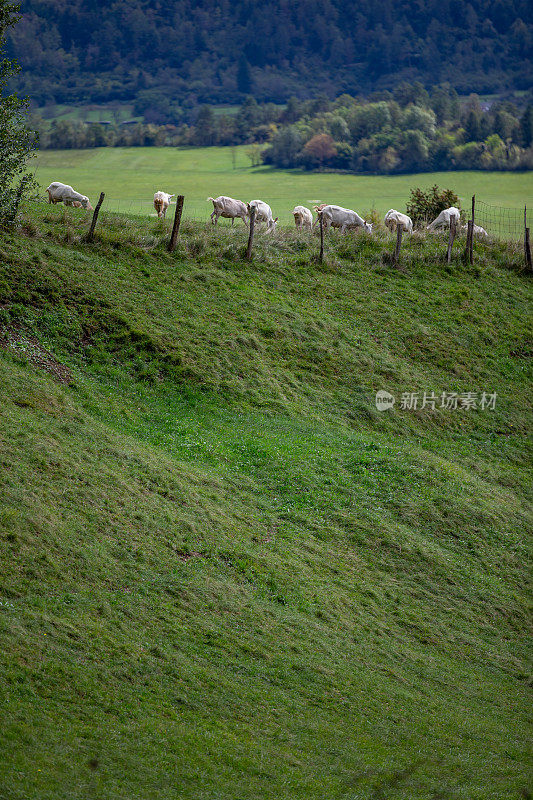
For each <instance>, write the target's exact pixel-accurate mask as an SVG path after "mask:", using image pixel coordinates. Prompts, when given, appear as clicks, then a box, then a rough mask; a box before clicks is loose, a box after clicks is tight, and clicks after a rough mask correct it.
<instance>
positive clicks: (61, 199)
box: [46, 181, 93, 211]
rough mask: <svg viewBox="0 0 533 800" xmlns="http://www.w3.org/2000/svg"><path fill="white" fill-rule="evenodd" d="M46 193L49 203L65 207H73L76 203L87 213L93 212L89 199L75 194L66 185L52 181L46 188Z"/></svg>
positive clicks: (74, 191)
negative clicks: (60, 204)
mask: <svg viewBox="0 0 533 800" xmlns="http://www.w3.org/2000/svg"><path fill="white" fill-rule="evenodd" d="M46 191H47V192H48V202H49V203H53V204H55V203H64V204H65V205H66V206H73V205H74V203H75V202H77V203H79V204H80V206H81V207H82V208H85V209H86V210H87V211H92V210H93V207H92V205H91V203H90V202H89V198H88V197H86V195H84V194H80V193H79V192H77V191H76V190H75V189H73V188H72V186H69V185H68V183H61V182H60V181H54V182H53V183H51V184H50V186H48V187H47V189H46Z"/></svg>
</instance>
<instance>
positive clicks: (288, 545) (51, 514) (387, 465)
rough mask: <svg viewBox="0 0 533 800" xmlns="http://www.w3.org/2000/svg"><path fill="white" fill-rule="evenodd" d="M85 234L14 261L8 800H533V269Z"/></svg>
mask: <svg viewBox="0 0 533 800" xmlns="http://www.w3.org/2000/svg"><path fill="white" fill-rule="evenodd" d="M84 220H85V217H84V215H83V214H81V213H77V212H75V211H74V212H73V213H70V214H66V213H64V212H62V211H60V210H58V209H46V210H45V211H42V212H35V214H33V216H32V217H31V218H28V219H27V220H26V222H25V224H24V226H23V232H21V233H17V234H16V235H12V236H8V235H4V236H3V237H2V240H1V241H0V249H1V256H2V275H1V277H0V291H1V296H2V308H1V309H0V315H1V318H2V322H3V334H2V342H3V349H0V386H1V387H2V394H3V398H2V405H1V408H0V414H1V417H2V422H1V425H0V442H1V459H2V465H3V474H4V486H3V492H2V499H1V505H0V526H1V537H0V547H1V551H2V557H1V561H0V565H1V573H0V603H1V604H0V626H1V627H0V652H1V654H2V655H1V656H0V669H1V673H0V675H1V684H0V685H1V687H2V711H1V714H2V720H3V723H2V726H1V728H0V737H1V738H2V749H3V752H4V756H3V768H2V770H1V771H0V796H1V797H6V798H8V799H9V800H28V798H39V800H41V798H42V799H43V800H44V798H46V800H52V798H54V800H58V798H61V800H62V799H63V798H65V799H66V798H69V800H70V799H71V798H76V800H77V799H78V798H80V800H81V798H84V800H85V799H86V798H99V800H107V798H109V799H110V800H111V798H113V800H115V798H123V799H124V800H126V799H127V800H132V799H133V798H135V799H136V798H139V800H140V799H141V798H142V799H143V800H147V799H148V798H150V799H151V798H154V799H155V798H157V799H158V800H159V799H160V798H169V799H170V798H173V799H174V798H195V800H196V798H209V800H215V798H216V799H217V800H220V799H222V798H223V799H224V800H226V799H227V800H235V798H247V800H252V799H253V798H262V799H263V798H274V797H277V798H287V799H288V798H300V797H301V798H306V799H308V798H317V800H318V799H319V798H320V800H322V798H343V799H344V800H356V798H357V799H358V800H359V798H365V799H367V798H368V800H370V798H373V799H374V800H377V799H378V798H383V799H384V798H386V799H387V800H395V799H396V798H397V799H398V800H400V799H401V800H407V798H409V799H410V800H413V798H433V799H434V800H436V798H450V800H458V799H459V798H461V799H463V798H464V799H465V800H466V798H468V800H472V799H473V798H477V799H479V800H482V799H483V800H486V798H501V799H502V800H503V798H506V800H507V798H517V800H518V799H519V798H521V797H522V798H524V797H527V796H529V795H528V791H529V784H528V767H529V764H528V751H527V741H528V733H529V730H528V727H527V711H528V701H529V699H530V698H529V688H528V687H529V684H528V669H527V654H528V639H527V635H528V631H529V626H528V616H527V605H526V599H527V596H528V593H527V579H528V574H529V573H528V569H527V563H528V542H527V532H528V525H529V522H530V513H529V512H530V505H529V494H528V472H527V461H526V456H525V447H524V438H525V436H526V434H527V422H528V419H527V413H528V389H527V384H526V370H525V367H526V365H527V356H528V354H530V344H528V342H530V339H531V337H530V332H529V331H528V330H527V324H526V319H527V313H526V312H527V301H528V295H529V283H528V279H527V277H526V276H524V275H523V274H521V273H520V271H519V266H518V265H519V258H520V254H519V253H518V252H517V253H513V252H512V251H510V250H508V249H506V248H504V247H503V246H499V247H497V248H493V249H490V250H489V249H488V248H484V247H483V246H480V248H479V250H478V253H477V263H476V266H475V267H474V268H466V267H464V266H463V265H462V264H461V263H460V262H455V263H453V264H452V265H451V266H450V267H449V268H446V269H445V268H444V265H443V263H442V260H441V259H439V258H438V257H437V255H436V254H437V252H439V253H441V252H442V242H438V241H436V240H432V241H431V242H422V241H419V240H417V239H414V240H413V241H412V242H411V243H410V244H408V245H407V246H406V250H405V256H404V266H405V270H406V271H405V273H400V272H398V271H393V270H392V269H391V267H390V266H388V265H387V264H386V263H382V260H381V251H382V250H383V248H384V246H385V247H387V248H389V249H390V242H388V241H387V242H384V241H383V240H382V238H381V237H380V235H379V234H378V235H377V236H376V237H374V238H373V240H368V239H366V238H365V237H356V238H355V239H351V238H349V237H347V238H346V239H345V240H340V239H338V238H334V237H332V238H331V240H330V241H329V242H328V255H327V259H326V263H325V264H324V265H323V266H322V267H320V268H319V267H318V266H317V265H316V264H314V263H313V262H312V261H311V257H310V254H311V251H310V249H309V243H308V241H307V240H306V239H305V237H299V236H298V235H297V234H295V233H293V232H282V233H280V235H279V237H278V238H277V239H270V240H267V239H261V238H259V241H258V243H257V258H256V260H255V261H254V262H253V263H252V264H246V263H245V262H244V261H242V259H241V258H240V257H239V254H240V253H241V250H242V246H243V243H244V236H245V231H244V228H243V229H242V230H239V229H236V230H234V231H232V230H223V229H221V230H219V231H218V232H213V231H211V230H205V229H203V228H201V227H199V226H195V225H194V224H191V223H187V224H185V225H184V229H183V236H182V240H181V242H180V245H179V250H178V252H177V254H174V255H173V256H170V255H168V254H167V253H166V252H165V250H164V247H163V246H162V245H161V243H160V242H161V237H162V235H163V233H164V232H165V233H166V232H167V231H168V223H167V224H166V226H165V224H161V223H159V222H157V221H151V222H148V223H141V222H138V221H134V220H130V219H127V218H124V217H115V218H113V217H104V219H103V220H102V226H101V237H102V238H101V240H100V241H99V242H98V243H97V244H95V245H92V246H88V245H86V244H83V243H82V242H81V241H79V237H80V234H81V232H82V230H83V228H84V225H85V221H84ZM312 248H313V250H314V249H316V248H315V243H313V245H312ZM379 388H386V389H388V390H389V391H391V392H392V393H393V394H395V395H396V396H397V397H398V398H399V396H400V394H401V393H402V392H403V391H408V392H411V391H420V392H423V391H424V390H426V391H431V390H433V391H435V392H437V393H439V392H442V391H457V392H465V391H475V392H481V391H483V390H486V391H491V392H492V391H496V392H497V393H498V399H497V403H496V408H495V409H494V410H493V411H488V410H485V411H481V410H476V411H469V412H466V411H464V410H463V411H461V410H459V409H458V410H455V411H452V410H448V411H447V410H445V409H438V408H437V410H435V411H434V412H432V411H430V410H428V409H424V410H423V411H410V410H402V409H400V408H399V401H398V402H397V404H396V406H395V408H394V409H393V410H392V411H390V412H384V413H379V412H378V411H377V410H376V408H375V404H374V394H375V391H376V390H377V389H379Z"/></svg>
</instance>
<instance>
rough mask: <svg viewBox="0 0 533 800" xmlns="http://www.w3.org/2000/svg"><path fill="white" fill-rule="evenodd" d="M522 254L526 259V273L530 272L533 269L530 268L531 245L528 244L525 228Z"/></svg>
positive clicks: (527, 234) (527, 233) (527, 229)
mask: <svg viewBox="0 0 533 800" xmlns="http://www.w3.org/2000/svg"><path fill="white" fill-rule="evenodd" d="M524 254H525V257H526V267H527V269H528V271H529V272H531V271H532V269H533V267H532V266H531V245H530V242H529V228H526V230H525V235H524Z"/></svg>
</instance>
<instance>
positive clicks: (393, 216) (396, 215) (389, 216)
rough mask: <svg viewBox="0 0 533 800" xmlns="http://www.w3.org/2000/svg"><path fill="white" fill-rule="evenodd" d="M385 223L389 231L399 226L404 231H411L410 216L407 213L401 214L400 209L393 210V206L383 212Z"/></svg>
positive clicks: (411, 221)
mask: <svg viewBox="0 0 533 800" xmlns="http://www.w3.org/2000/svg"><path fill="white" fill-rule="evenodd" d="M385 225H386V226H387V228H388V229H389V230H390V231H395V230H396V229H397V228H401V229H402V230H403V231H405V232H406V233H412V232H413V220H412V219H411V217H408V216H407V214H402V213H401V211H395V210H394V208H391V209H390V211H387V213H386V214H385Z"/></svg>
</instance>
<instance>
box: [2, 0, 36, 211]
mask: <svg viewBox="0 0 533 800" xmlns="http://www.w3.org/2000/svg"><path fill="white" fill-rule="evenodd" d="M17 11H18V5H16V4H13V3H9V2H7V3H6V2H4V0H0V59H1V60H0V225H2V226H5V225H7V224H9V223H11V222H13V220H14V219H15V217H16V215H17V211H18V209H19V206H20V202H21V200H22V198H23V197H24V195H25V194H27V192H28V191H29V189H30V187H31V185H32V179H31V177H30V176H29V175H28V174H27V172H26V163H27V160H28V157H29V155H30V153H31V152H32V150H33V148H34V144H35V137H34V134H33V133H32V132H31V131H30V130H29V129H28V128H27V127H26V124H25V122H26V112H27V103H26V102H25V101H24V100H21V99H20V98H19V97H18V96H17V95H16V94H13V95H8V94H7V93H6V85H7V83H8V81H9V79H10V78H11V77H12V76H13V75H15V74H16V73H17V71H18V65H17V64H16V63H15V62H13V61H11V60H10V59H8V58H2V56H3V55H4V44H5V37H6V31H7V29H8V28H9V27H10V26H12V25H13V24H14V23H15V22H16V21H17V19H18V14H17Z"/></svg>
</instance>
